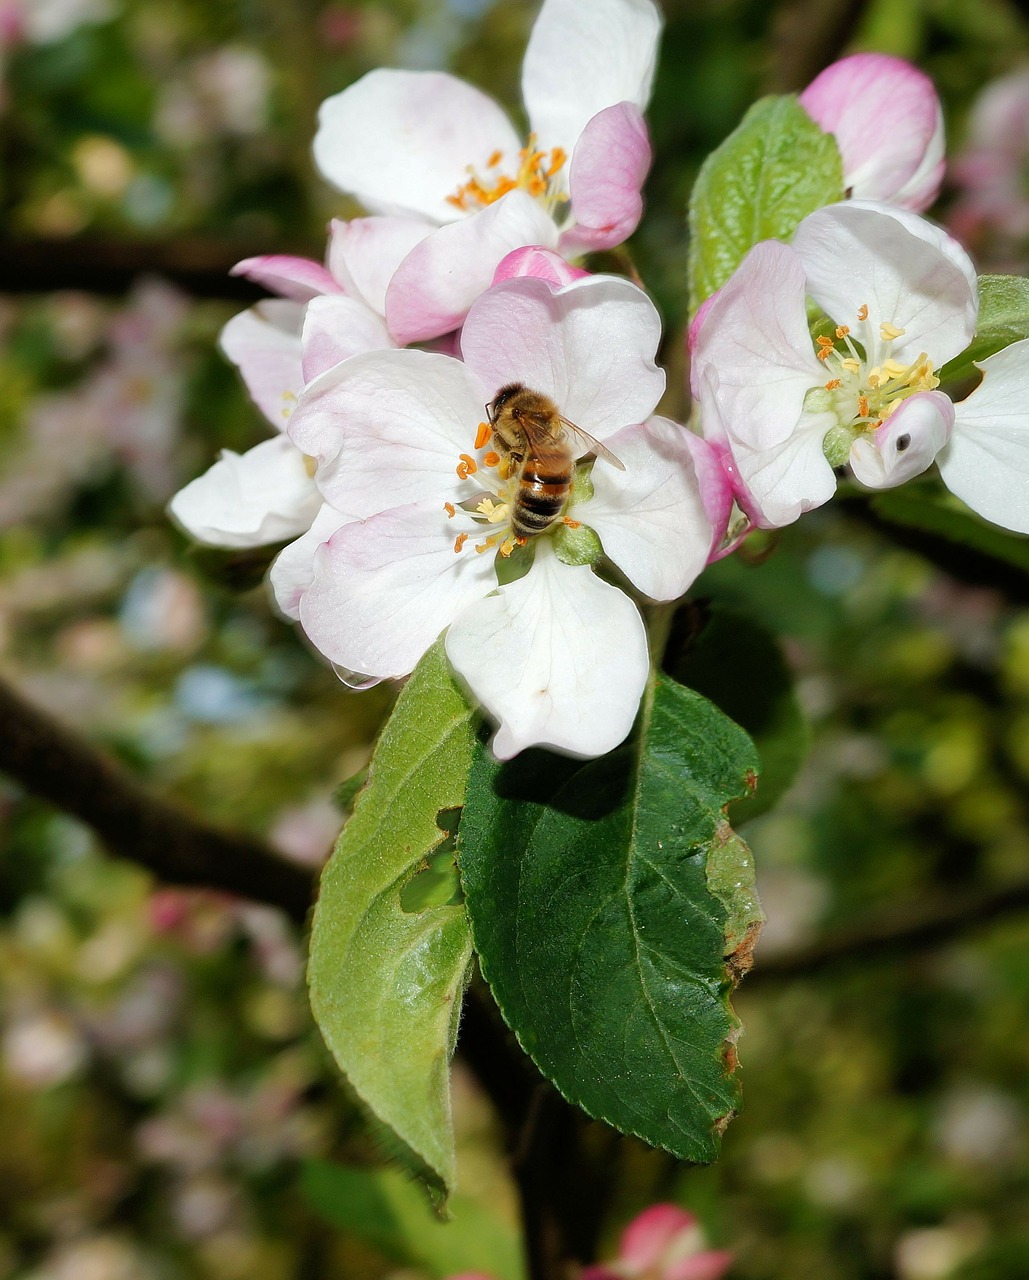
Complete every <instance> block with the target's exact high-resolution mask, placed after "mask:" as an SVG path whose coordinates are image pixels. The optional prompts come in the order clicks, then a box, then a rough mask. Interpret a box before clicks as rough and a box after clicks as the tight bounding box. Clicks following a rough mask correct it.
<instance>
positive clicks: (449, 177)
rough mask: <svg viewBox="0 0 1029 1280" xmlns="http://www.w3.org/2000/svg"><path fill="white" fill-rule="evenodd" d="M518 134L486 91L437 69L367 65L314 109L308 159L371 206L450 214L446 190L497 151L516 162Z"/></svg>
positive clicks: (443, 217)
mask: <svg viewBox="0 0 1029 1280" xmlns="http://www.w3.org/2000/svg"><path fill="white" fill-rule="evenodd" d="M521 145H522V144H521V142H520V140H519V138H518V135H517V134H516V133H515V131H514V129H513V128H512V127H511V123H510V121H509V120H508V118H507V116H506V115H505V114H504V112H503V111H502V110H501V109H500V107H498V106H497V104H496V103H495V102H494V101H493V99H492V98H490V97H488V96H487V95H486V94H485V93H483V92H481V90H479V89H476V88H474V87H473V86H472V85H470V84H465V83H464V81H463V80H458V79H457V78H456V77H455V76H451V75H446V74H445V73H444V72H440V71H394V70H390V69H386V68H380V69H378V70H376V71H369V73H368V74H367V75H366V76H362V77H361V79H360V80H358V81H357V82H356V84H352V85H350V87H349V88H347V89H344V90H343V92H342V93H337V94H336V95H335V96H334V97H332V98H328V99H326V101H325V102H323V103H322V105H321V110H320V111H319V113H318V132H317V134H316V135H315V139H314V158H315V163H316V164H317V165H318V168H319V169H320V170H321V172H322V175H323V176H324V177H325V178H326V179H327V180H328V181H329V182H331V183H332V184H333V186H335V187H338V188H339V190H340V191H344V192H346V193H347V194H348V195H352V196H355V197H356V198H357V199H358V200H360V201H361V203H362V204H363V205H364V206H365V207H366V208H367V209H369V210H371V211H372V212H373V213H385V214H401V215H403V214H408V213H413V214H421V215H422V216H423V217H426V218H431V219H432V220H433V221H434V222H453V221H455V220H456V219H457V218H461V217H463V216H464V215H463V213H462V212H461V210H460V209H459V208H456V207H455V206H454V205H453V204H450V203H448V201H447V197H448V196H451V195H454V194H455V193H456V191H457V189H458V188H459V187H460V186H461V185H462V184H463V183H465V182H467V180H468V166H469V165H471V166H472V167H473V168H474V169H476V170H478V171H479V172H480V173H485V172H486V168H487V165H488V162H489V160H490V158H491V157H492V156H493V154H494V153H495V152H497V151H500V152H502V153H503V158H504V161H505V162H506V163H507V164H508V165H511V164H513V165H514V166H515V167H517V160H518V151H519V148H520V147H521Z"/></svg>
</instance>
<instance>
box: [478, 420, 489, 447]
mask: <svg viewBox="0 0 1029 1280" xmlns="http://www.w3.org/2000/svg"><path fill="white" fill-rule="evenodd" d="M492 434H493V428H492V427H491V426H490V424H489V423H488V422H480V423H479V429H478V431H476V433H475V448H476V449H481V448H482V446H483V445H484V444H486V443H488V441H489V438H490V436H492Z"/></svg>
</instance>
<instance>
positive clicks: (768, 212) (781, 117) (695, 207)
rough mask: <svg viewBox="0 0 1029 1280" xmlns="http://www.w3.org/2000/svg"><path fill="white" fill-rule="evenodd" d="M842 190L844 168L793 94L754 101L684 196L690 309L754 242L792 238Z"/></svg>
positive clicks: (833, 144) (830, 139) (836, 151)
mask: <svg viewBox="0 0 1029 1280" xmlns="http://www.w3.org/2000/svg"><path fill="white" fill-rule="evenodd" d="M842 196H843V166H842V164H841V162H840V153H839V149H838V147H837V146H836V140H835V138H833V136H832V134H829V133H823V132H822V130H821V129H820V128H819V127H818V125H817V124H815V122H814V121H813V120H812V119H811V117H810V116H809V115H808V114H807V112H806V111H805V110H804V108H803V107H802V106H800V104H799V103H798V102H797V100H796V98H794V97H791V96H786V97H772V98H762V99H761V100H760V101H759V102H755V103H754V105H753V106H752V107H751V108H750V110H749V111H748V112H747V114H746V115H745V116H744V118H743V120H742V122H741V123H740V124H739V125H738V126H737V128H736V129H735V130H734V131H733V132H732V133H731V134H730V135H729V137H728V138H726V140H725V141H724V142H723V143H722V145H721V146H720V147H718V148H717V149H716V150H715V151H712V152H711V154H710V155H709V156H708V158H707V159H706V160H705V161H704V164H703V166H702V168H701V170H700V173H699V175H698V176H697V181H696V184H695V186H694V188H693V195H692V197H691V199H690V215H689V225H690V310H691V312H696V310H697V308H698V307H699V306H700V304H701V303H702V302H703V301H704V299H705V298H708V297H710V295H711V294H712V293H714V292H715V290H716V289H720V288H721V287H722V285H723V284H725V282H726V280H728V279H729V277H730V276H731V275H732V273H733V272H734V271H735V270H736V268H737V267H738V266H739V265H740V263H741V262H742V261H743V259H744V257H746V255H747V253H748V251H749V250H750V249H751V248H753V246H754V245H755V244H757V243H758V241H759V240H769V239H776V240H790V239H792V237H793V233H794V231H796V229H797V224H798V223H799V222H800V220H801V219H802V218H805V217H806V216H807V215H808V214H809V213H813V212H814V211H815V210H816V209H820V208H821V207H822V206H823V205H826V204H832V203H833V201H835V200H839V199H841V198H842Z"/></svg>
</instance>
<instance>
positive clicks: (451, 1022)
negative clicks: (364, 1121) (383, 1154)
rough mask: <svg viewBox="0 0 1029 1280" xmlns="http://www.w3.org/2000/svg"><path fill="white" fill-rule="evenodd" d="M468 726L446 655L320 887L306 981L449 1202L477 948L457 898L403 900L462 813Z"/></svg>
mask: <svg viewBox="0 0 1029 1280" xmlns="http://www.w3.org/2000/svg"><path fill="white" fill-rule="evenodd" d="M471 726H472V713H471V711H470V709H469V707H468V704H467V702H466V700H465V698H464V696H463V694H462V693H461V691H460V689H459V688H458V687H457V685H456V684H455V683H454V681H453V678H452V677H451V675H450V669H449V667H448V665H447V660H446V655H445V653H444V651H443V645H442V642H441V641H440V642H437V644H436V645H435V646H434V647H433V648H432V649H430V650H429V652H428V653H427V654H426V655H425V657H424V658H423V659H422V661H421V662H420V663H419V665H418V668H417V670H416V671H415V673H414V675H413V676H412V677H411V679H410V681H409V682H408V684H407V686H406V688H405V689H404V691H403V692H402V693H401V695H400V698H399V699H398V701H397V705H396V708H395V709H394V712H393V715H392V716H391V717H390V719H389V721H388V723H387V724H386V727H385V729H384V730H383V732H382V737H381V738H380V740H379V744H378V746H377V747H376V750H375V754H374V756H373V757H372V763H371V766H370V768H369V774H368V781H367V784H366V785H365V787H364V789H363V790H362V791H361V792H360V794H359V795H358V797H357V801H356V804H355V806H354V812H353V816H352V817H351V818H350V820H349V822H348V823H347V824H346V826H345V827H344V828H343V831H342V833H341V835H340V838H339V841H338V843H337V845H336V850H335V852H334V853H333V855H332V858H331V859H330V860H329V863H328V865H327V866H326V868H325V871H324V873H323V875H322V883H321V893H320V895H319V898H318V905H317V907H316V908H315V913H314V925H313V928H312V932H311V955H310V963H309V968H308V980H309V982H310V986H311V1007H312V1009H313V1011H314V1016H315V1019H316V1020H317V1022H318V1026H319V1027H320V1029H321V1032H322V1035H323V1036H324V1037H325V1041H326V1043H327V1044H328V1046H329V1048H330V1049H331V1050H332V1053H333V1056H334V1057H335V1059H336V1062H337V1063H338V1064H339V1067H340V1070H341V1071H342V1072H343V1074H344V1075H345V1076H346V1078H347V1080H348V1081H349V1083H350V1084H351V1086H352V1087H353V1088H354V1090H355V1091H356V1093H357V1095H358V1097H359V1098H360V1099H361V1101H362V1102H363V1103H364V1104H365V1105H366V1106H367V1107H368V1108H369V1109H370V1110H371V1112H372V1113H373V1115H374V1116H375V1118H376V1119H377V1120H378V1121H379V1122H381V1124H383V1125H385V1126H386V1129H387V1131H388V1135H389V1136H390V1137H391V1138H392V1140H393V1142H394V1143H395V1144H397V1147H398V1154H400V1155H402V1156H403V1157H404V1158H405V1159H406V1160H407V1161H408V1162H409V1163H410V1165H411V1167H412V1168H413V1169H414V1170H415V1171H416V1172H417V1173H418V1174H419V1175H420V1176H421V1177H423V1178H424V1179H425V1180H426V1181H427V1182H428V1183H429V1185H430V1187H431V1188H433V1189H434V1190H435V1191H439V1192H443V1193H444V1194H445V1193H446V1192H447V1191H448V1190H449V1189H450V1187H451V1186H452V1185H453V1182H454V1138H453V1129H452V1124H451V1116H450V1090H449V1060H450V1055H451V1053H452V1052H453V1047H454V1037H455V1034H456V1029H457V1020H458V1015H459V1013H460V1007H461V997H462V994H463V991H464V986H465V981H466V975H467V972H468V966H469V963H470V961H471V942H470V939H469V933H468V923H467V920H466V918H465V913H464V908H463V906H462V905H460V903H453V902H452V901H451V900H450V899H451V897H452V895H448V896H447V898H445V899H444V900H443V901H442V902H440V901H439V896H438V895H435V894H430V895H428V897H423V898H422V899H421V900H419V896H418V895H417V894H416V893H415V894H412V892H411V891H410V890H408V891H407V892H406V893H405V890H406V889H407V886H408V885H409V884H411V882H412V881H414V880H415V878H416V877H417V876H418V874H419V873H420V872H421V871H423V870H424V869H426V868H431V867H432V866H433V863H432V855H433V854H434V853H435V852H436V850H437V848H438V847H439V846H441V845H442V844H443V843H444V841H446V840H447V839H448V838H449V836H450V832H449V830H448V827H452V826H453V819H452V815H449V814H445V815H444V816H443V817H441V816H440V815H441V811H444V810H453V809H456V808H458V807H459V806H460V805H461V803H462V802H463V799H464V789H465V781H466V779H467V776H468V769H469V766H470V763H471V757H472V743H473V732H472V727H471ZM436 870H437V871H439V870H440V868H439V867H438V866H437V867H436Z"/></svg>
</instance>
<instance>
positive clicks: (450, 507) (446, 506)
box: [443, 502, 457, 520]
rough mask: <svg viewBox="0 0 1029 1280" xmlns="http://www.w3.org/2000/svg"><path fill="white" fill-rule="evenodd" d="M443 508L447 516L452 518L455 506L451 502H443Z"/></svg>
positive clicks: (454, 513)
mask: <svg viewBox="0 0 1029 1280" xmlns="http://www.w3.org/2000/svg"><path fill="white" fill-rule="evenodd" d="M443 510H444V511H445V512H446V513H447V516H448V518H449V519H451V520H453V518H454V516H456V515H457V507H455V506H454V504H453V503H452V502H444V504H443Z"/></svg>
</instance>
